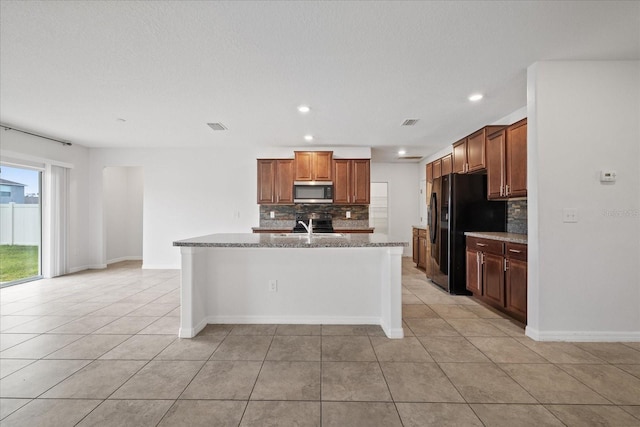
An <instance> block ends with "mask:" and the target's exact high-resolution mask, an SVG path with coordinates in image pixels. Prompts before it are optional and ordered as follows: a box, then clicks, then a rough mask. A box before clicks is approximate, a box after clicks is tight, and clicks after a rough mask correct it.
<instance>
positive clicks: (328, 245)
mask: <svg viewBox="0 0 640 427" xmlns="http://www.w3.org/2000/svg"><path fill="white" fill-rule="evenodd" d="M173 246H175V247H181V248H185V247H186V248H293V249H301V248H390V247H408V246H409V243H408V242H387V243H364V242H363V243H359V242H357V243H351V242H339V243H336V242H326V243H302V242H295V243H196V242H194V243H189V242H173Z"/></svg>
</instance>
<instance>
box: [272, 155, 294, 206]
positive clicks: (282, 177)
mask: <svg viewBox="0 0 640 427" xmlns="http://www.w3.org/2000/svg"><path fill="white" fill-rule="evenodd" d="M293 167H294V161H293V159H278V160H276V179H275V190H276V203H280V204H292V203H293Z"/></svg>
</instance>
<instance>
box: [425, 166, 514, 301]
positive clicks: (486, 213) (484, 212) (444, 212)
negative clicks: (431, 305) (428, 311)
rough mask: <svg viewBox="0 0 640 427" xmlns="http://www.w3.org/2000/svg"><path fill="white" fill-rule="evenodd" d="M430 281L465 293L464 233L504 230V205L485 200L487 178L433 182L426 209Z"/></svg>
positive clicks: (464, 177)
mask: <svg viewBox="0 0 640 427" xmlns="http://www.w3.org/2000/svg"><path fill="white" fill-rule="evenodd" d="M428 223H429V239H430V242H431V256H430V259H428V260H427V262H429V263H431V265H430V266H429V267H430V268H431V271H432V277H431V281H432V282H433V283H435V284H436V285H438V286H440V287H441V288H443V289H444V290H446V291H447V292H449V293H451V294H456V295H469V294H470V292H468V291H467V290H466V266H465V263H466V257H465V248H466V243H465V236H464V232H465V231H506V227H507V203H506V202H505V201H489V200H487V176H486V175H471V174H463V175H460V174H450V175H443V176H442V177H440V178H435V179H434V180H433V188H432V190H431V197H430V201H429V210H428Z"/></svg>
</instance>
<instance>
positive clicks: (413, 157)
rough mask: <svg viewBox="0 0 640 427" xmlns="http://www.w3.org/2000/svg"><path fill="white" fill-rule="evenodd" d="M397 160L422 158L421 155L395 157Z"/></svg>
mask: <svg viewBox="0 0 640 427" xmlns="http://www.w3.org/2000/svg"><path fill="white" fill-rule="evenodd" d="M397 159H398V160H422V156H404V157H397Z"/></svg>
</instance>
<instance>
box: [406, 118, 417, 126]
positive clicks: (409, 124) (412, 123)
mask: <svg viewBox="0 0 640 427" xmlns="http://www.w3.org/2000/svg"><path fill="white" fill-rule="evenodd" d="M416 123H418V119H407V120H405V121H404V122H402V126H414V125H415V124H416Z"/></svg>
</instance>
